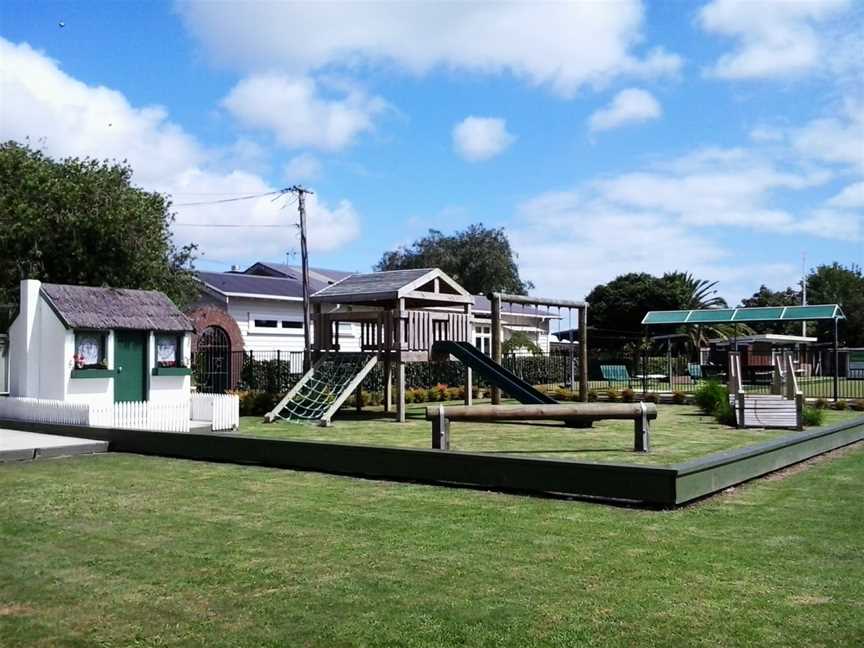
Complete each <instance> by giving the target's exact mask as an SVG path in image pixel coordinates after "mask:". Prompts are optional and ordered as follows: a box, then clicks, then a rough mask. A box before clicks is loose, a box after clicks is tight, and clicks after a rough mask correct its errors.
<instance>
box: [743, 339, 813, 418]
mask: <svg viewBox="0 0 864 648" xmlns="http://www.w3.org/2000/svg"><path fill="white" fill-rule="evenodd" d="M795 371H796V369H795V364H794V362H793V361H792V354H791V353H789V352H786V353H782V354H779V353H778V354H775V355H774V357H773V373H772V378H771V393H770V394H748V393H747V392H746V389H745V387H744V382H743V380H742V376H741V356H740V355H739V353H738V352H737V351H732V352H730V353H729V382H728V388H729V403H730V404H731V405H732V408H733V409H734V410H735V421H736V424H737V426H738V427H739V428H744V427H774V428H783V427H785V428H793V429H796V430H803V429H804V418H803V417H804V394H803V392H802V391H801V389H800V388H799V387H798V378H797V376H796V375H795Z"/></svg>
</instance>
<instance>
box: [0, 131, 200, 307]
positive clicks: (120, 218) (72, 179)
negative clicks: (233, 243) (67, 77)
mask: <svg viewBox="0 0 864 648" xmlns="http://www.w3.org/2000/svg"><path fill="white" fill-rule="evenodd" d="M131 177H132V169H130V168H129V166H128V165H126V164H125V163H116V162H100V161H97V160H92V159H79V158H68V159H65V160H60V161H55V160H52V159H50V158H48V157H46V156H44V155H43V154H42V153H41V152H40V151H36V150H33V149H31V148H30V147H29V146H22V145H20V144H17V143H15V142H6V143H5V144H0V250H2V251H3V252H2V254H0V303H15V302H17V301H18V293H19V291H18V282H19V280H20V279H22V278H32V279H40V280H42V281H48V282H54V283H69V284H80V285H89V286H102V285H107V286H115V287H118V288H144V289H154V290H161V291H163V292H165V293H166V294H167V295H168V296H169V297H171V299H173V300H174V301H175V302H177V303H178V304H180V305H183V304H185V303H187V302H188V301H189V300H191V298H192V297H193V296H194V292H195V288H194V286H195V284H194V278H193V276H192V273H191V266H192V261H193V259H194V257H193V253H194V249H195V248H194V246H186V247H183V248H180V249H178V248H176V247H175V246H174V244H173V242H172V240H171V233H170V229H169V227H170V224H171V222H172V221H173V215H172V214H171V213H170V212H169V206H170V203H169V202H168V201H167V199H166V198H165V197H164V196H162V195H160V194H157V193H151V192H147V191H143V190H141V189H138V188H136V187H133V186H132V185H131Z"/></svg>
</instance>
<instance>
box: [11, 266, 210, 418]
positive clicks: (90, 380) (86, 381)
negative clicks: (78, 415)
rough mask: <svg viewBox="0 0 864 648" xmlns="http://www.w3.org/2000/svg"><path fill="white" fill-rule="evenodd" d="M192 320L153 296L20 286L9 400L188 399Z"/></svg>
mask: <svg viewBox="0 0 864 648" xmlns="http://www.w3.org/2000/svg"><path fill="white" fill-rule="evenodd" d="M192 330H193V327H192V322H191V321H190V320H189V318H188V317H186V316H185V315H184V314H183V313H181V312H180V311H179V310H178V309H177V307H176V306H175V305H174V304H173V303H172V302H171V300H170V299H168V297H166V296H165V295H164V294H162V293H161V292H157V291H151V290H126V289H116V288H94V287H88V286H68V285H62V284H51V283H41V282H39V281H35V280H24V281H22V282H21V303H20V310H19V313H18V316H17V317H16V318H15V320H14V321H13V322H12V324H11V325H10V327H9V336H8V337H9V340H8V343H9V364H10V372H9V374H10V379H9V395H10V396H13V397H15V396H18V397H28V398H40V399H51V400H58V401H65V402H72V403H87V404H89V405H91V406H108V405H112V404H113V403H115V402H130V401H135V402H140V401H151V402H165V403H168V402H178V401H182V400H188V399H189V396H190V382H191V378H190V373H191V372H190V369H189V368H188V367H189V355H190V351H191V332H192Z"/></svg>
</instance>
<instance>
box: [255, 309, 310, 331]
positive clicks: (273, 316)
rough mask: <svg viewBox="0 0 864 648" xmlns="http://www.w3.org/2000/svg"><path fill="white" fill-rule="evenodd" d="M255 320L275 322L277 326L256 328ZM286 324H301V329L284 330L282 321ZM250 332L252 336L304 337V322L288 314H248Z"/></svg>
mask: <svg viewBox="0 0 864 648" xmlns="http://www.w3.org/2000/svg"><path fill="white" fill-rule="evenodd" d="M255 320H275V321H276V326H275V327H272V328H271V327H269V326H255ZM283 320H284V321H286V322H297V321H299V322H300V323H301V326H300V328H282V321H283ZM247 326H248V332H249V333H250V334H252V335H277V336H286V337H290V336H299V337H302V336H303V326H302V320H300V319H298V318H297V316H296V315H294V314H291V315H286V314H277V313H267V312H257V313H256V312H253V311H249V312H248V320H247Z"/></svg>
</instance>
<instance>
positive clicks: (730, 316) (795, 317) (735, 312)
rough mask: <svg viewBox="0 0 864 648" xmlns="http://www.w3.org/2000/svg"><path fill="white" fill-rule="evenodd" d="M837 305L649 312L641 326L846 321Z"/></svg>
mask: <svg viewBox="0 0 864 648" xmlns="http://www.w3.org/2000/svg"><path fill="white" fill-rule="evenodd" d="M845 318H846V316H845V315H844V314H843V311H842V310H841V308H840V306H839V305H837V304H820V305H818V306H767V307H756V308H705V309H702V310H673V311H649V312H648V313H647V314H646V315H645V317H644V318H642V324H644V325H645V326H652V325H660V324H734V323H735V322H803V321H811V320H834V319H845Z"/></svg>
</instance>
